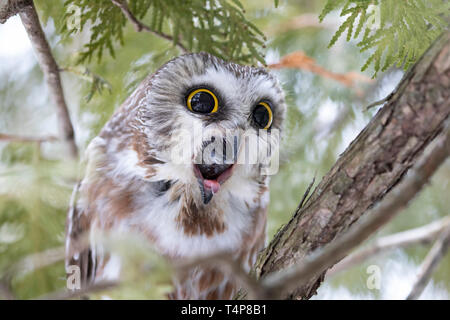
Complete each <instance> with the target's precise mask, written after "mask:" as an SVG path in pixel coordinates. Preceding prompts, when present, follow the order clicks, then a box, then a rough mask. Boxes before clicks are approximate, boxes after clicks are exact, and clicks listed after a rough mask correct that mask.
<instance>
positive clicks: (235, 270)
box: [175, 252, 265, 299]
mask: <svg viewBox="0 0 450 320" xmlns="http://www.w3.org/2000/svg"><path fill="white" fill-rule="evenodd" d="M205 265H214V266H217V267H218V268H219V269H220V270H221V271H223V272H226V273H228V274H229V275H230V276H231V277H233V278H235V279H236V280H237V281H238V282H239V283H240V285H242V286H243V287H244V288H245V289H247V290H248V291H247V292H248V294H249V298H250V299H262V298H264V296H265V294H264V287H262V286H261V285H260V284H259V283H258V281H257V280H256V279H255V278H254V277H252V276H251V275H250V274H249V273H248V272H247V271H245V270H244V268H243V267H242V266H241V265H240V264H239V262H238V261H236V260H234V259H233V258H232V257H231V256H230V254H229V253H226V252H219V253H214V254H211V255H207V256H204V257H197V258H193V259H190V260H189V261H185V262H182V263H179V264H176V265H175V269H176V270H178V272H186V271H187V270H189V269H192V268H194V267H198V266H205Z"/></svg>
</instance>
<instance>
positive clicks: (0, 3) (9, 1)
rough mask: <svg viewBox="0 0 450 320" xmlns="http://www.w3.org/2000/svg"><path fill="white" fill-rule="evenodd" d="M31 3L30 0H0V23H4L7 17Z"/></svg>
mask: <svg viewBox="0 0 450 320" xmlns="http://www.w3.org/2000/svg"><path fill="white" fill-rule="evenodd" d="M31 5H32V1H31V0H0V23H2V24H3V23H5V22H6V21H7V20H8V19H9V18H11V17H12V16H15V15H16V14H18V13H19V12H21V11H22V10H23V9H25V8H26V7H29V6H31Z"/></svg>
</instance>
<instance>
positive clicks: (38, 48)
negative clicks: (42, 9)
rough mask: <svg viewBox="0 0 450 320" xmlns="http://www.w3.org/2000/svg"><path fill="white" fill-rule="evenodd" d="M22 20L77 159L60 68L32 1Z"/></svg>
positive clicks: (61, 126)
mask: <svg viewBox="0 0 450 320" xmlns="http://www.w3.org/2000/svg"><path fill="white" fill-rule="evenodd" d="M20 18H21V20H22V23H23V26H24V27H25V30H26V31H27V33H28V37H29V38H30V41H31V44H32V46H33V48H34V50H35V52H36V55H37V59H38V62H39V65H40V66H41V69H42V71H43V72H44V76H45V78H46V81H47V86H48V88H49V91H50V96H51V98H52V100H53V102H54V103H55V105H56V107H57V116H58V124H59V131H60V133H61V135H62V140H63V141H65V142H66V143H67V145H68V147H69V154H70V156H71V157H73V158H76V157H77V156H78V148H77V145H76V143H75V134H74V130H73V126H72V122H71V120H70V115H69V111H68V108H67V104H66V101H65V99H64V92H63V88H62V85H61V78H60V74H59V67H58V65H57V64H56V61H55V59H54V57H53V55H52V52H51V50H50V46H49V45H48V42H47V39H46V38H45V34H44V31H43V30H42V28H41V24H40V22H39V17H38V15H37V13H36V9H35V7H34V4H33V2H32V1H30V5H29V6H26V7H24V8H23V11H21V12H20Z"/></svg>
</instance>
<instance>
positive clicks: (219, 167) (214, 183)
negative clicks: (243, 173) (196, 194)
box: [194, 164, 233, 204]
mask: <svg viewBox="0 0 450 320" xmlns="http://www.w3.org/2000/svg"><path fill="white" fill-rule="evenodd" d="M232 171H233V165H232V164H194V174H195V176H196V178H197V181H198V184H199V187H200V193H201V194H202V200H203V204H208V203H209V202H210V201H211V199H212V197H213V195H214V194H215V193H217V192H218V191H219V189H220V185H221V184H223V183H224V182H225V181H226V180H227V179H228V178H229V177H230V176H231V174H232Z"/></svg>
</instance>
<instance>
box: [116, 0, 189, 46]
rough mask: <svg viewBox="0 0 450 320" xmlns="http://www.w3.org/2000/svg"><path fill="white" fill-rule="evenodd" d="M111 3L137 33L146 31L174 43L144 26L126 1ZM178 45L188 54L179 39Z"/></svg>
mask: <svg viewBox="0 0 450 320" xmlns="http://www.w3.org/2000/svg"><path fill="white" fill-rule="evenodd" d="M111 2H112V3H113V4H114V5H115V6H117V7H118V8H119V9H120V10H121V11H122V13H123V15H124V16H125V17H126V18H127V19H128V20H129V21H130V22H131V23H132V24H133V26H134V28H135V29H136V31H137V32H141V31H145V32H148V33H152V34H154V35H156V36H158V37H160V38H163V39H166V40H169V41H172V42H174V39H173V38H172V37H171V36H169V35H167V34H165V33H162V32H159V31H156V30H153V29H151V28H150V27H149V26H147V25H145V24H143V23H142V22H141V21H139V20H138V19H137V18H136V17H135V16H134V15H133V14H132V13H131V11H130V9H129V8H128V5H127V3H126V1H123V0H111ZM176 45H177V46H178V48H180V49H181V51H183V52H188V50H187V49H186V47H185V46H183V45H182V44H181V43H180V42H179V41H178V39H177V41H176Z"/></svg>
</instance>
